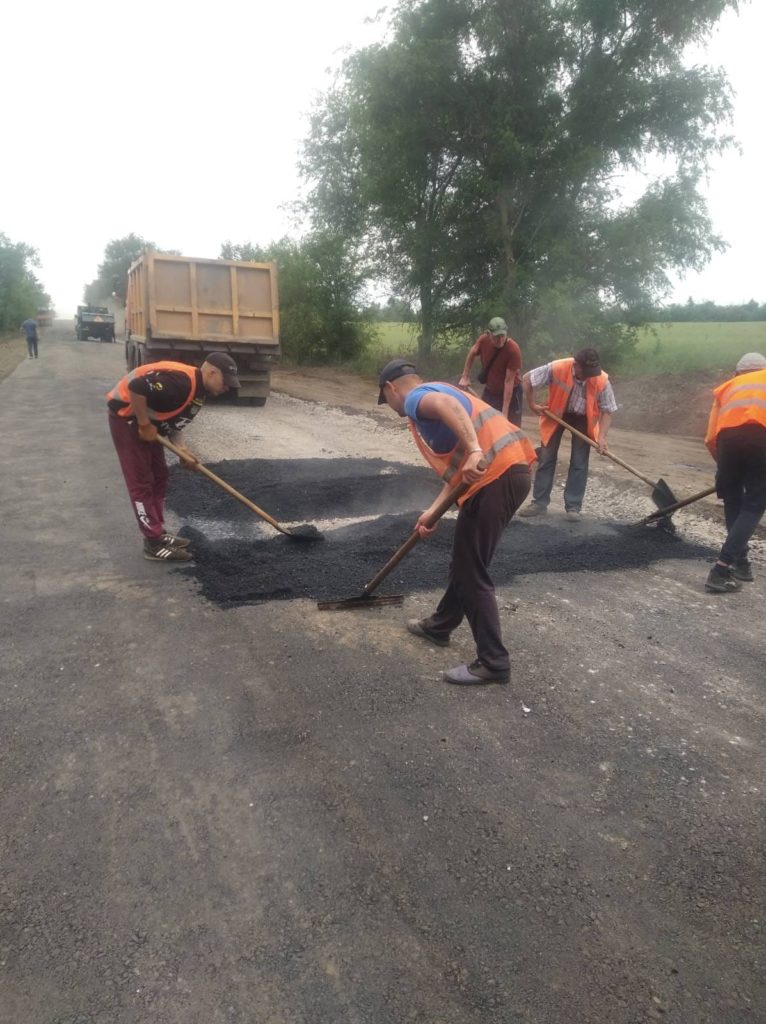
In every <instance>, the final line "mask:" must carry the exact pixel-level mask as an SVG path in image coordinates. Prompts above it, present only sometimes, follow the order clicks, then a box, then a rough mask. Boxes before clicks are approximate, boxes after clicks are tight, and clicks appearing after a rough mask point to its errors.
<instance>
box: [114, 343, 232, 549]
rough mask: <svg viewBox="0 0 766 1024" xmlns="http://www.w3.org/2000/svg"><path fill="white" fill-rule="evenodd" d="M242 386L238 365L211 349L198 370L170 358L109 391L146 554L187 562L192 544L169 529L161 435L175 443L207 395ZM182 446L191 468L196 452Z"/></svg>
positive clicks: (137, 371) (119, 450) (119, 453)
mask: <svg viewBox="0 0 766 1024" xmlns="http://www.w3.org/2000/svg"><path fill="white" fill-rule="evenodd" d="M238 387H239V378H238V377H237V364H236V363H235V362H234V360H233V359H232V357H231V356H230V355H228V354H227V353H225V352H213V353H211V354H210V355H208V356H207V357H206V358H205V362H204V363H203V364H202V366H200V367H199V368H197V367H195V366H187V365H186V363H174V362H169V361H164V362H159V363H146V364H145V365H144V366H139V367H138V368H137V369H135V370H132V371H131V372H130V373H128V374H127V375H126V376H125V377H123V378H122V380H120V381H119V382H118V383H117V384H116V385H115V386H114V387H113V388H112V390H111V391H110V392H109V394H108V395H107V405H108V408H109V430H110V431H111V434H112V440H113V441H114V447H115V448H116V449H117V457H118V458H119V460H120V467H121V469H122V475H123V476H124V478H125V484H126V485H127V488H128V494H129V495H130V500H131V504H132V506H133V512H134V514H135V517H136V520H137V521H138V528H139V530H140V531H141V533H142V534H143V537H144V558H148V559H150V560H151V561H153V562H188V561H189V560H190V559H191V557H192V556H191V554H190V552H189V551H187V550H186V549H187V547H188V546H189V542H188V541H187V540H185V539H183V538H182V537H176V536H174V535H173V534H171V533H168V532H167V530H166V529H165V493H166V490H167V482H168V467H167V463H166V462H165V450H164V448H163V447H162V446H161V445H160V444H159V443H158V442H157V435H158V434H162V436H163V437H168V438H170V439H171V440H174V441H175V440H176V435H178V433H179V432H180V431H181V430H183V428H184V427H186V426H188V424H189V423H191V421H192V420H193V419H194V417H195V416H196V415H197V413H198V412H199V411H200V409H201V408H202V406H203V405H204V403H205V398H206V397H207V396H208V395H214V396H215V395H221V394H223V393H224V392H225V391H228V390H229V388H238ZM181 447H183V446H181ZM184 450H185V451H186V452H187V454H188V456H189V460H190V463H191V465H192V467H193V464H194V462H195V461H196V460H195V459H194V456H193V455H192V454H191V453H190V452H188V450H187V449H185V448H184ZM182 464H183V465H185V466H186V465H187V464H186V463H182Z"/></svg>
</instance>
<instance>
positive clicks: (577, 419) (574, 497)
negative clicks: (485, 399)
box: [519, 348, 617, 521]
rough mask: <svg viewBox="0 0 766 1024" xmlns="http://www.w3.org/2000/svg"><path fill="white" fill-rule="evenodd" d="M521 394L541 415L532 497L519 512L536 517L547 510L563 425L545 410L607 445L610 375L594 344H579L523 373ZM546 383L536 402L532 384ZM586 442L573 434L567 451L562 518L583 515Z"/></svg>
mask: <svg viewBox="0 0 766 1024" xmlns="http://www.w3.org/2000/svg"><path fill="white" fill-rule="evenodd" d="M522 386H523V388H524V397H525V398H526V400H527V404H528V405H529V408H530V409H531V410H532V412H536V413H538V414H539V416H540V438H541V440H542V447H541V449H540V452H539V456H540V463H539V465H538V467H537V473H536V474H535V483H534V487H533V490H532V501H531V502H530V504H529V505H527V506H526V508H523V509H522V510H521V512H519V515H520V516H538V515H541V514H542V513H544V512H547V511H548V504H549V502H550V500H551V491H552V490H553V478H554V476H555V473H556V460H557V458H558V452H559V444H560V443H561V436H562V434H563V433H564V428H563V427H562V426H560V425H559V424H558V423H556V422H555V421H554V420H552V419H550V418H549V417H548V416H546V415H545V413H544V411H543V410H544V409H550V411H551V412H554V413H556V415H557V416H559V417H560V419H563V420H564V421H565V422H566V423H568V424H569V425H570V426H572V427H574V428H575V429H576V430H579V431H580V433H582V434H587V435H588V437H590V438H592V439H593V440H594V441H595V442H596V443H597V444H598V450H599V451H600V452H602V453H603V452H605V451H606V450H607V445H606V437H607V433H608V432H609V425H610V423H611V422H612V413H614V412H616V411H617V402H616V401H615V398H614V392H613V391H612V385H611V384H610V383H609V377H608V375H607V374H606V373H604V372H603V370H602V369H601V360H600V359H599V355H598V352H597V351H596V350H595V348H581V349H580V350H579V352H575V354H574V356H570V358H568V359H556V360H554V361H553V362H552V363H545V364H544V365H543V366H538V367H537V368H536V369H534V370H530V371H529V373H525V374H524V379H523V382H522ZM543 387H547V388H548V404H547V405H546V406H542V405H538V404H537V403H536V402H535V400H534V390H535V388H543ZM590 449H591V446H590V445H589V444H587V443H586V442H585V441H582V440H580V438H579V437H575V436H574V435H572V454H571V456H570V459H569V472H568V473H567V482H566V486H565V487H564V509H565V511H566V517H567V519H570V520H572V521H576V520H578V519H581V518H582V511H581V510H582V503H583V499H584V497H585V488H586V487H587V485H588V462H589V459H590Z"/></svg>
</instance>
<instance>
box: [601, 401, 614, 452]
mask: <svg viewBox="0 0 766 1024" xmlns="http://www.w3.org/2000/svg"><path fill="white" fill-rule="evenodd" d="M611 423H612V414H611V413H610V412H602V413H601V415H600V416H599V419H598V450H599V452H600V453H601V454H602V455H603V454H604V452H606V451H608V448H607V444H606V435H607V434H608V433H609V427H610V426H611Z"/></svg>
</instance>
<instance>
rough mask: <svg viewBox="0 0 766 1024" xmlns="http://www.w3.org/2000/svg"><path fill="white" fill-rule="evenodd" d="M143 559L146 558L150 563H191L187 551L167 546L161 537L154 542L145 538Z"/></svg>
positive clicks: (190, 557)
mask: <svg viewBox="0 0 766 1024" xmlns="http://www.w3.org/2000/svg"><path fill="white" fill-rule="evenodd" d="M144 558H148V559H149V561H150V562H191V560H192V556H191V553H190V552H189V551H187V550H186V549H185V548H177V547H174V546H173V545H172V544H167V543H166V542H165V539H164V538H163V537H158V538H157V539H156V540H151V539H150V538H149V537H147V538H146V540H145V541H144Z"/></svg>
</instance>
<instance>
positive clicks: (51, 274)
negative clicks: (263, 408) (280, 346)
mask: <svg viewBox="0 0 766 1024" xmlns="http://www.w3.org/2000/svg"><path fill="white" fill-rule="evenodd" d="M381 7H382V3H381V0H323V2H318V0H277V2H273V0H269V2H266V0H220V2H218V3H204V2H203V3H199V4H192V3H190V2H189V0H132V2H131V3H129V4H126V3H119V4H118V3H116V2H114V0H69V2H67V3H57V4H53V3H50V4H45V5H42V4H38V3H34V2H30V3H28V4H26V5H22V4H20V3H15V4H13V6H12V9H11V11H10V13H9V12H8V10H6V11H5V12H4V15H3V21H4V26H3V27H4V29H5V31H4V33H3V35H4V39H5V46H4V54H3V59H2V62H0V87H2V95H3V97H4V98H5V103H4V112H3V134H4V137H5V138H6V140H7V148H6V153H5V154H4V156H5V158H4V160H3V161H2V170H1V171H0V174H2V178H3V182H2V184H3V187H2V189H0V231H3V232H5V233H6V234H7V235H9V236H10V237H11V238H12V239H13V240H14V241H25V242H28V243H29V244H31V245H34V246H36V247H37V249H38V250H39V252H40V256H41V259H42V264H43V265H42V269H41V271H40V276H41V278H42V281H43V283H44V285H45V287H46V289H47V290H48V291H49V292H50V293H51V294H52V296H53V298H54V303H55V306H56V309H57V312H58V314H59V316H68V315H69V314H70V313H71V312H72V311H73V310H74V307H75V305H76V304H77V303H78V302H79V301H81V296H82V289H83V286H84V284H85V283H86V282H87V281H89V280H91V279H92V278H93V277H95V274H96V268H97V265H98V263H99V262H100V261H101V258H102V256H103V250H104V246H105V245H106V243H107V242H108V241H109V240H110V239H112V238H117V237H120V236H122V235H126V234H128V233H129V232H131V231H134V232H136V233H137V234H140V235H143V236H144V237H145V238H149V239H151V240H153V241H154V242H156V243H157V244H158V245H159V246H161V247H167V248H172V249H178V250H180V251H181V252H183V253H184V254H185V255H190V256H209V257H215V256H218V254H219V251H220V244H221V242H222V241H223V240H224V239H231V240H233V241H246V240H251V241H257V242H268V241H270V240H272V239H275V238H278V237H279V236H280V235H282V234H285V233H287V232H289V231H290V228H291V225H290V220H289V216H288V214H287V212H286V210H285V209H284V204H286V203H289V202H290V200H291V199H293V198H294V197H295V195H296V193H297V190H298V174H297V169H296V162H297V153H298V147H299V144H300V141H301V139H302V138H303V137H304V135H305V133H306V125H307V122H306V114H307V112H308V110H309V109H310V107H311V104H312V102H313V99H314V98H315V97H316V95H317V93H318V92H319V91H321V90H322V89H323V88H325V87H326V85H327V84H328V81H329V79H328V76H327V71H328V68H331V67H334V66H337V65H338V63H339V62H340V60H341V59H342V57H343V53H344V50H345V48H347V47H348V46H349V45H350V46H352V47H357V46H361V45H364V44H366V43H368V42H370V41H372V40H373V39H374V38H376V37H378V36H379V35H380V33H381V28H380V26H376V25H369V24H365V19H366V18H368V17H370V16H372V15H374V14H375V13H376V12H377V11H378V10H379V9H380V8H381ZM764 38H766V3H764V2H763V0H755V2H754V3H752V4H749V5H747V6H745V7H744V8H743V10H742V12H741V14H740V15H739V16H736V15H729V16H727V17H726V18H725V19H724V20H723V21H722V22H721V25H720V27H719V30H718V32H717V33H716V36H715V38H714V39H713V41H712V43H711V45H710V48H709V58H708V59H709V62H710V63H714V64H720V65H723V66H724V67H725V68H726V70H727V71H728V74H729V77H730V80H731V83H732V85H733V87H734V88H735V90H736V91H737V94H738V95H737V98H736V121H735V125H734V130H735V133H736V135H737V138H738V139H739V142H740V143H741V146H742V149H743V152H742V154H741V155H740V154H738V153H735V152H731V153H729V154H728V155H727V156H725V157H724V158H722V159H720V160H718V161H716V163H715V167H714V173H713V174H712V175H711V178H710V181H709V185H708V196H709V202H710V208H711V212H712V215H713V220H714V223H715V227H716V229H717V230H718V231H719V232H720V233H721V234H722V235H723V236H724V237H725V238H726V239H727V241H728V242H729V243H730V246H731V248H730V250H729V251H728V253H727V254H726V255H724V256H720V257H717V258H716V259H715V260H714V261H713V263H711V265H710V266H709V267H708V269H707V270H706V271H704V272H703V273H702V274H700V275H693V276H690V277H688V278H687V279H686V281H683V282H680V283H679V285H678V288H677V290H676V293H675V297H676V298H677V299H678V300H680V301H684V300H685V299H686V298H687V297H688V296H689V295H691V296H693V297H694V298H695V299H708V298H709V299H714V300H716V301H717V302H741V301H746V300H748V299H750V298H755V299H757V300H758V301H760V302H764V301H766V283H765V282H764V278H763V273H762V267H763V238H764V216H763V191H764V183H763V176H764V166H765V165H766V143H765V142H764V119H763V113H762V97H763V93H764V88H763V68H762V64H763V56H762V49H763V40H764Z"/></svg>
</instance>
